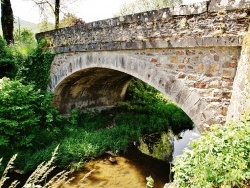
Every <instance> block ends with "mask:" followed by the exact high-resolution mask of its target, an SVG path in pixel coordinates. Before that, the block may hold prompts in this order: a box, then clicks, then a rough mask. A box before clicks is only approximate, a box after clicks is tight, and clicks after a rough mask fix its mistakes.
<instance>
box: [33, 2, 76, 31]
mask: <svg viewBox="0 0 250 188" xmlns="http://www.w3.org/2000/svg"><path fill="white" fill-rule="evenodd" d="M31 1H33V2H34V3H35V4H36V5H37V6H38V7H39V8H40V11H41V14H42V15H43V16H44V18H45V20H47V18H48V17H49V16H50V14H51V13H52V15H53V17H54V28H55V29H58V28H59V21H60V13H62V12H63V9H65V6H63V5H65V3H69V1H67V0H31ZM70 1H71V2H72V3H73V2H75V1H76V0H70Z"/></svg>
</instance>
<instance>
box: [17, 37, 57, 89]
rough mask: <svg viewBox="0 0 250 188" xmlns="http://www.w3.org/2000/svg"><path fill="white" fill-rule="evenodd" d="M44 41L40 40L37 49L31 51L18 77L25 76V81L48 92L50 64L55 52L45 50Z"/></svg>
mask: <svg viewBox="0 0 250 188" xmlns="http://www.w3.org/2000/svg"><path fill="white" fill-rule="evenodd" d="M44 45H45V42H44V41H40V42H39V44H38V45H37V47H36V49H34V50H33V51H32V52H31V53H29V55H28V57H27V59H26V60H25V61H24V62H23V63H22V65H21V67H20V70H19V72H18V78H23V79H24V83H27V84H28V83H34V84H35V87H36V88H38V89H41V91H43V92H46V90H47V87H48V84H49V81H50V66H51V62H52V60H53V58H54V54H51V53H50V52H48V51H44V48H43V47H44Z"/></svg>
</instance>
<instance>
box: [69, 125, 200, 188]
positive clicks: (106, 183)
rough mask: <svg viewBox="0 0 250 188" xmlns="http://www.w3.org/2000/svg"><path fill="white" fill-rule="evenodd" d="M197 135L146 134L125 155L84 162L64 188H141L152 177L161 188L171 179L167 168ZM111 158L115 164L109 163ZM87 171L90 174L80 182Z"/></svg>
mask: <svg viewBox="0 0 250 188" xmlns="http://www.w3.org/2000/svg"><path fill="white" fill-rule="evenodd" d="M199 135H200V134H199V132H198V131H197V129H194V130H192V131H189V130H188V131H185V132H183V133H182V134H181V135H180V136H179V138H175V137H173V136H171V135H169V133H162V134H155V135H149V136H147V137H146V138H144V139H142V140H141V141H140V143H134V144H132V146H131V147H130V148H129V149H128V152H126V153H125V154H122V155H119V156H112V155H110V154H105V155H103V156H102V157H100V158H98V159H95V160H91V161H89V162H87V163H86V164H84V166H83V167H82V168H80V169H79V170H78V171H77V172H76V173H74V174H73V176H74V177H75V179H74V180H73V181H72V182H71V183H70V184H69V185H68V186H66V187H68V188H69V187H84V188H101V187H103V188H104V187H105V188H106V187H107V188H127V187H129V188H144V187H146V183H147V182H146V177H148V176H151V177H152V178H153V179H154V188H163V187H164V185H165V184H166V183H168V182H170V181H171V180H172V174H170V167H171V165H172V164H173V159H174V158H175V157H176V156H177V155H179V154H181V153H182V151H183V149H184V148H186V147H188V146H187V144H188V143H189V142H190V141H191V140H192V139H195V138H197V137H199ZM150 141H152V143H151V142H150ZM167 142H168V143H167ZM169 151H170V152H171V153H170V154H169V153H168V152H169ZM110 157H112V159H114V160H115V161H114V162H111V161H110ZM92 170H93V171H92ZM90 171H92V172H91V174H90V175H89V176H88V177H87V178H84V180H83V181H81V179H83V177H84V176H85V175H86V174H87V173H88V172H90Z"/></svg>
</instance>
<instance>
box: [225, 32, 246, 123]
mask: <svg viewBox="0 0 250 188" xmlns="http://www.w3.org/2000/svg"><path fill="white" fill-rule="evenodd" d="M249 113H250V33H247V34H246V35H245V37H244V40H243V46H242V51H241V56H240V60H239V63H238V68H237V72H236V76H235V79H234V85H233V93H232V98H231V102H230V106H229V108H228V113H227V120H231V119H234V120H240V119H241V118H242V115H244V114H249Z"/></svg>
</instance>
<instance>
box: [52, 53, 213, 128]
mask: <svg viewBox="0 0 250 188" xmlns="http://www.w3.org/2000/svg"><path fill="white" fill-rule="evenodd" d="M133 77H136V78H138V79H140V80H142V81H143V82H145V83H147V84H149V85H151V86H153V87H154V88H156V89H157V90H159V91H160V92H162V93H163V94H164V95H166V96H168V97H169V98H170V99H171V100H172V101H174V102H175V103H177V105H178V106H179V107H180V108H182V110H183V111H184V112H185V113H186V114H187V115H188V116H189V117H190V118H191V120H192V121H193V122H194V124H195V125H196V126H197V128H198V129H199V130H200V131H202V130H203V124H210V123H211V122H213V118H214V117H213V115H212V116H211V112H210V111H209V112H206V110H207V108H206V107H207V105H208V104H207V102H206V101H204V100H202V97H201V95H200V94H199V93H198V92H197V90H193V88H191V87H188V85H187V84H186V83H185V81H184V80H181V79H178V77H177V73H176V72H171V71H168V70H166V69H161V68H158V67H156V66H155V64H153V63H151V62H149V61H147V60H144V59H140V58H136V57H134V56H131V55H130V54H129V52H128V53H124V52H123V53H120V52H87V53H86V52H84V53H76V54H74V55H67V54H59V55H57V56H56V57H55V59H54V61H53V62H52V67H51V83H50V85H49V89H50V91H52V92H54V94H55V97H54V100H53V102H54V104H56V105H57V106H58V107H59V109H60V111H61V112H62V113H68V112H69V110H70V109H71V108H86V107H93V106H108V105H114V104H115V103H117V102H119V101H121V100H123V98H124V96H125V93H126V89H127V86H128V83H129V81H130V80H131V79H132V78H133ZM215 115H216V114H214V116H215Z"/></svg>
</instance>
